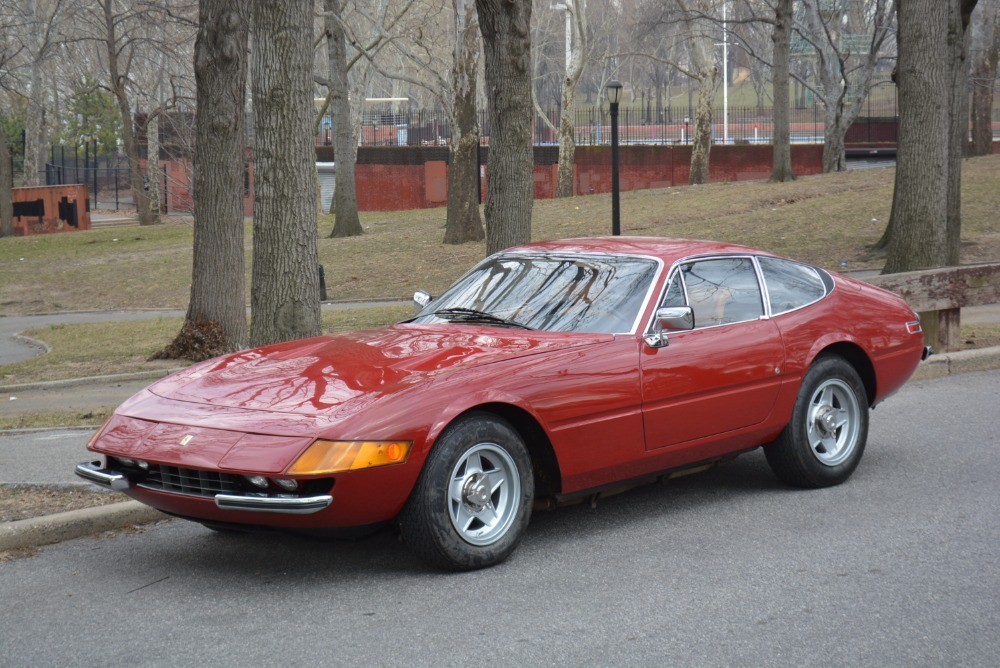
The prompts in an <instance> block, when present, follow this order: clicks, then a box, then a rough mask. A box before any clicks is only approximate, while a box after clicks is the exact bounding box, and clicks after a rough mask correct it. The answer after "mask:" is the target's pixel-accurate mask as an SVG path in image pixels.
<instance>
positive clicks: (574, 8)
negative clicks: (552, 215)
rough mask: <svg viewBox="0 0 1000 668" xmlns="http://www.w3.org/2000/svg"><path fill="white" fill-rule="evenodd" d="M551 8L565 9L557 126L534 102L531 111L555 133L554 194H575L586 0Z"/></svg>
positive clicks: (585, 48) (566, 0)
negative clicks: (577, 103)
mask: <svg viewBox="0 0 1000 668" xmlns="http://www.w3.org/2000/svg"><path fill="white" fill-rule="evenodd" d="M553 9H555V10H558V11H562V12H565V19H566V36H565V41H566V56H565V60H564V69H563V77H562V94H561V104H560V105H559V107H560V111H559V127H558V128H556V127H555V125H554V124H553V123H552V121H550V120H549V119H548V117H547V116H546V115H545V114H544V113H543V112H542V110H541V108H540V107H539V105H538V103H537V99H536V101H535V111H536V113H537V115H538V118H540V119H541V120H542V122H543V123H545V124H546V125H547V126H548V127H549V129H551V130H553V131H557V132H558V135H559V168H558V178H557V182H556V197H572V196H573V195H574V194H575V193H576V180H575V178H574V176H575V171H576V136H575V132H576V127H575V122H574V117H573V116H574V111H575V104H576V96H577V87H578V85H579V83H580V77H581V76H582V75H583V70H584V66H585V65H586V59H587V57H588V55H589V47H588V41H589V36H588V32H589V30H588V27H587V0H559V2H558V4H555V5H553Z"/></svg>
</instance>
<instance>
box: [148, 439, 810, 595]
mask: <svg viewBox="0 0 1000 668" xmlns="http://www.w3.org/2000/svg"><path fill="white" fill-rule="evenodd" d="M794 493H795V490H792V489H791V488H788V487H786V486H784V485H782V484H781V483H779V482H778V481H777V480H776V479H775V478H774V476H773V475H772V474H771V472H770V471H769V470H768V468H767V464H766V462H765V460H764V457H763V454H762V453H760V452H759V451H758V452H753V453H749V454H748V455H745V456H743V457H740V458H737V459H735V460H733V461H730V462H727V463H726V464H724V465H722V466H720V467H718V468H715V469H712V470H710V471H706V472H704V473H698V474H693V475H690V476H685V477H682V478H676V479H672V480H668V481H665V482H663V483H655V484H651V485H646V486H643V487H638V488H635V489H633V490H630V491H627V492H625V493H622V494H619V495H616V496H613V497H608V498H601V497H598V498H597V499H596V502H594V503H591V500H590V499H587V500H585V501H584V502H583V503H581V504H579V505H575V506H569V507H561V508H557V509H555V510H552V511H544V512H536V513H535V514H534V515H533V517H532V520H531V525H530V526H529V527H528V531H527V533H526V535H525V537H524V540H523V542H522V545H521V547H520V549H519V552H516V553H515V555H514V559H512V560H510V561H508V562H507V563H505V564H502V565H500V566H498V567H497V569H500V571H503V570H505V569H508V568H516V567H517V566H516V564H517V562H518V561H519V560H521V559H524V558H526V557H525V556H524V554H525V553H527V554H535V555H538V554H543V555H544V554H550V553H553V552H559V551H561V548H562V547H564V546H566V545H574V546H578V545H580V544H585V543H586V542H588V541H597V540H602V539H603V538H605V537H606V536H607V535H612V534H614V535H624V536H628V535H631V534H633V533H638V534H641V533H643V532H645V531H647V530H648V527H649V526H650V525H651V524H652V525H654V526H657V527H660V528H662V529H664V530H666V529H669V528H671V527H674V528H677V527H683V526H684V525H685V523H687V522H698V523H702V522H703V521H704V517H705V516H706V515H708V516H711V515H712V514H713V513H715V512H717V511H721V510H722V508H720V507H731V506H734V505H746V504H747V503H748V501H750V502H752V503H753V504H761V503H763V504H764V505H770V504H776V503H784V502H786V501H785V500H784V497H785V496H786V495H788V494H794ZM769 499H770V501H769ZM191 531H196V532H197V533H195V534H194V535H192V534H191ZM185 533H186V534H187V536H185V537H184V539H183V540H179V541H172V542H171V543H170V545H169V548H168V551H169V553H168V554H163V553H162V547H163V546H159V548H158V549H160V553H158V554H157V555H155V556H153V555H152V554H151V555H150V556H149V558H150V559H158V560H170V561H173V562H178V563H181V564H187V565H188V566H189V567H190V568H192V569H197V570H199V571H201V572H203V573H205V572H206V571H209V570H215V571H217V575H218V576H219V577H221V578H224V579H229V578H233V577H237V578H239V577H265V578H268V579H277V580H283V579H295V580H297V581H298V580H301V579H302V578H308V579H317V580H321V581H325V582H327V583H334V582H342V581H344V580H355V579H358V578H366V577H368V576H370V575H379V576H382V577H385V576H391V575H393V574H395V575H398V576H400V577H407V578H409V577H412V576H414V575H417V576H435V575H437V574H438V572H437V571H434V570H433V569H430V568H428V567H426V566H425V565H424V564H423V563H421V562H420V561H419V560H418V558H417V557H416V556H415V555H414V554H413V553H412V552H410V551H409V550H407V549H406V546H405V544H403V543H402V541H401V540H399V538H398V533H397V532H396V531H395V530H394V529H393V528H392V527H387V528H384V529H382V530H379V531H377V532H375V533H374V534H371V535H368V536H364V537H361V538H356V539H323V538H315V537H310V536H302V535H294V534H284V533H278V532H255V533H248V534H228V533H216V532H212V531H209V530H208V529H202V528H201V527H190V526H188V527H186V529H185ZM519 554H520V555H522V556H521V557H519V556H518V555H519ZM457 577H461V574H459V575H458V576H457Z"/></svg>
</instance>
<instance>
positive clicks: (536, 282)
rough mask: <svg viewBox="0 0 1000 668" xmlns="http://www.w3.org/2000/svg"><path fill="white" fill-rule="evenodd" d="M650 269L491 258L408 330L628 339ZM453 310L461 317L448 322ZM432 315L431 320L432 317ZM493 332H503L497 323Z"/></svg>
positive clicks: (632, 261) (613, 262) (602, 260)
mask: <svg viewBox="0 0 1000 668" xmlns="http://www.w3.org/2000/svg"><path fill="white" fill-rule="evenodd" d="M656 267H657V263H656V262H655V261H654V260H650V259H646V258H641V257H627V256H626V257H620V256H611V255H574V256H566V255H549V254H547V255H528V254H525V255H499V256H494V257H491V258H487V259H486V261H485V262H483V263H482V264H480V265H479V266H478V267H476V268H475V269H473V270H472V271H471V272H469V273H468V274H466V275H465V276H463V277H462V278H461V279H459V280H458V282H457V283H455V284H454V285H452V286H451V287H450V288H449V289H448V290H447V291H446V292H445V293H444V294H443V295H441V296H440V297H439V298H437V299H435V300H434V301H432V302H431V303H430V304H428V305H427V306H426V307H425V308H424V309H423V310H422V311H421V312H420V313H419V314H418V315H417V317H416V318H414V319H413V320H412V322H418V323H435V322H477V323H485V324H492V323H491V322H490V321H489V320H488V319H487V317H485V316H486V315H488V316H492V317H493V318H494V319H503V320H504V321H507V323H506V324H509V325H513V326H520V327H525V328H530V329H540V330H545V331H550V332H588V333H603V334H623V333H626V332H631V331H632V328H633V325H634V323H635V321H636V318H637V317H638V315H639V309H640V308H641V307H642V304H643V302H644V300H645V296H646V293H647V292H648V290H649V287H650V284H651V283H652V281H653V277H654V276H655V275H656ZM456 310H471V311H475V312H479V313H481V314H483V316H484V317H482V318H480V319H476V318H475V317H474V316H470V315H469V314H468V313H464V314H461V315H462V316H463V317H461V318H456V317H455V315H456ZM435 314H437V315H435ZM496 324H500V325H502V324H504V323H501V322H499V320H497V322H496Z"/></svg>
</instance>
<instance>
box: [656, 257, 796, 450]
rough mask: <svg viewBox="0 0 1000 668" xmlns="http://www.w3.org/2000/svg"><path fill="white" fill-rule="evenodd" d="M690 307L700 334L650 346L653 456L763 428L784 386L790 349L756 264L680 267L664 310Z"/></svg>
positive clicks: (718, 261) (725, 261)
mask: <svg viewBox="0 0 1000 668" xmlns="http://www.w3.org/2000/svg"><path fill="white" fill-rule="evenodd" d="M678 305H688V306H691V307H692V309H693V310H694V321H695V322H694V329H692V330H688V331H678V332H670V333H669V334H668V335H667V345H666V346H663V347H650V346H648V345H646V346H643V352H642V354H641V356H640V369H641V374H642V379H641V386H642V412H643V427H644V430H645V439H646V449H647V450H654V449H657V448H663V447H667V446H672V445H677V444H681V443H686V442H689V441H693V440H696V439H700V438H706V437H711V436H715V435H718V434H724V433H726V432H731V431H733V430H737V429H741V428H744V427H749V426H751V425H754V424H757V423H759V422H762V421H763V420H764V419H766V418H767V416H768V415H769V414H770V412H771V408H772V407H773V406H774V402H775V398H776V397H777V393H778V388H779V386H780V377H781V367H782V363H783V361H784V349H783V346H782V343H781V336H780V333H779V332H778V329H777V327H776V326H775V324H774V323H773V322H772V321H771V320H770V318H768V317H767V316H766V315H765V310H764V302H763V299H762V297H761V289H760V282H759V279H758V273H757V270H756V266H755V263H754V260H753V258H751V257H743V256H738V257H715V258H704V259H695V260H691V261H689V262H685V263H683V264H681V265H680V266H678V267H677V268H675V270H674V272H673V275H672V276H671V278H670V281H669V283H668V289H667V291H666V293H665V294H664V297H663V299H662V300H661V306H678Z"/></svg>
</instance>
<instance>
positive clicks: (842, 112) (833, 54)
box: [796, 0, 896, 172]
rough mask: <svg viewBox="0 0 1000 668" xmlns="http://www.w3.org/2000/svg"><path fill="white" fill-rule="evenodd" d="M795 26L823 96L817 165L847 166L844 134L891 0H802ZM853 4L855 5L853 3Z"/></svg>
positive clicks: (887, 28) (871, 67)
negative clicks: (855, 1) (852, 2)
mask: <svg viewBox="0 0 1000 668" xmlns="http://www.w3.org/2000/svg"><path fill="white" fill-rule="evenodd" d="M802 4H803V8H804V20H803V21H800V22H797V24H796V31H798V32H799V34H801V35H802V36H803V37H804V38H805V39H806V40H807V41H808V42H809V43H810V44H811V45H812V46H813V48H815V49H816V53H817V58H818V68H817V69H818V74H819V86H818V87H816V88H815V89H814V90H815V92H816V93H817V95H818V96H819V97H820V98H821V99H822V100H823V107H824V116H823V126H824V128H823V171H824V172H840V171H843V170H845V169H847V159H846V154H845V151H844V135H845V134H847V128H849V127H850V126H851V123H853V122H854V119H856V118H857V117H858V112H859V111H860V110H861V104H862V102H864V100H865V96H866V95H867V94H868V91H869V89H870V88H871V86H872V74H873V73H874V71H875V65H876V64H877V63H878V59H879V56H880V54H881V52H882V46H883V44H884V43H885V41H886V36H887V35H889V34H890V32H891V30H892V27H893V18H894V17H895V13H896V0H873V2H872V3H871V4H868V5H867V6H866V7H865V8H864V9H865V11H850V9H851V7H849V5H847V4H845V3H830V2H827V1H826V0H803V3H802ZM854 9H855V10H858V8H857V7H854Z"/></svg>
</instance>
